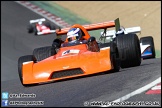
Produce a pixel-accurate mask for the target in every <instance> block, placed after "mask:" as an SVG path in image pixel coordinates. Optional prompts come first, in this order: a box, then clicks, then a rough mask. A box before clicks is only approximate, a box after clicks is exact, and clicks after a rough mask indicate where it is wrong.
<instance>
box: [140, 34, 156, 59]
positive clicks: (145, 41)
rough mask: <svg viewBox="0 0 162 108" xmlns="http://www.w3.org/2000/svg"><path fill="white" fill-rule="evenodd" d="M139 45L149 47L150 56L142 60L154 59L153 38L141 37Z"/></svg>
mask: <svg viewBox="0 0 162 108" xmlns="http://www.w3.org/2000/svg"><path fill="white" fill-rule="evenodd" d="M140 43H142V45H148V44H149V45H150V46H151V52H152V56H149V57H145V58H144V59H150V58H155V56H156V54H155V46H154V39H153V37H152V36H146V37H141V38H140Z"/></svg>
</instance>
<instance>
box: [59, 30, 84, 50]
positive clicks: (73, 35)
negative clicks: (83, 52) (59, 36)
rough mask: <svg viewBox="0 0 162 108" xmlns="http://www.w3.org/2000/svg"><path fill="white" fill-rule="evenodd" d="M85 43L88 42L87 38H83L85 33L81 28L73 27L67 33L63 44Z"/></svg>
mask: <svg viewBox="0 0 162 108" xmlns="http://www.w3.org/2000/svg"><path fill="white" fill-rule="evenodd" d="M83 43H87V40H85V39H84V38H83V34H82V31H81V30H80V28H71V29H70V30H69V31H68V33H67V38H66V41H65V43H63V44H62V45H61V46H62V47H64V46H72V45H77V44H83Z"/></svg>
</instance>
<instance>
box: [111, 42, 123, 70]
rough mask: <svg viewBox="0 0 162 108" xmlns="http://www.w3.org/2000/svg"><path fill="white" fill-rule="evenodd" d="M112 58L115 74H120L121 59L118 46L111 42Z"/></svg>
mask: <svg viewBox="0 0 162 108" xmlns="http://www.w3.org/2000/svg"><path fill="white" fill-rule="evenodd" d="M110 56H111V62H112V65H113V68H114V69H113V72H119V70H120V62H121V61H120V58H119V52H118V48H117V45H116V44H115V43H114V42H110Z"/></svg>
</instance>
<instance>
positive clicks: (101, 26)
mask: <svg viewBox="0 0 162 108" xmlns="http://www.w3.org/2000/svg"><path fill="white" fill-rule="evenodd" d="M83 27H84V28H85V29H86V30H87V31H91V30H98V29H106V28H111V27H115V21H109V22H103V23H97V24H89V25H83ZM69 29H70V27H69V28H63V29H57V30H56V34H57V35H64V34H66V33H67V32H68V31H69Z"/></svg>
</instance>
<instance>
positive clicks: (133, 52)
mask: <svg viewBox="0 0 162 108" xmlns="http://www.w3.org/2000/svg"><path fill="white" fill-rule="evenodd" d="M116 43H117V47H118V51H119V57H120V59H121V68H128V67H134V66H139V65H140V64H141V49H140V43H139V39H138V37H137V35H136V34H125V35H120V36H117V37H116Z"/></svg>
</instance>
